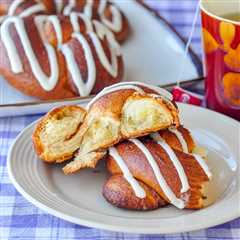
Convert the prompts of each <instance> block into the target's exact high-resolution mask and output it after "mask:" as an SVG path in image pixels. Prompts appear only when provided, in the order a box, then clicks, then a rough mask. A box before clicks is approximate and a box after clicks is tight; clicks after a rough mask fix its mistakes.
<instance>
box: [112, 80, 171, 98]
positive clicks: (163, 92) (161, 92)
mask: <svg viewBox="0 0 240 240" xmlns="http://www.w3.org/2000/svg"><path fill="white" fill-rule="evenodd" d="M129 84H131V85H137V86H142V87H146V88H149V89H151V90H153V91H155V92H157V93H158V94H159V95H161V96H163V97H165V98H167V99H169V100H170V101H172V100H173V96H172V94H171V93H170V92H168V91H167V90H165V89H164V88H160V87H156V86H152V85H149V84H147V83H142V82H120V83H116V84H114V86H124V85H129ZM110 87H111V86H110Z"/></svg>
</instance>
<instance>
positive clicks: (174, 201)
mask: <svg viewBox="0 0 240 240" xmlns="http://www.w3.org/2000/svg"><path fill="white" fill-rule="evenodd" d="M129 141H131V142H132V143H134V144H135V145H136V146H137V147H138V148H139V149H140V150H141V151H142V152H143V154H144V155H145V157H146V159H147V160H148V162H149V164H150V166H151V167H152V170H153V172H154V174H155V177H156V179H157V181H158V184H159V186H160V187H161V189H162V191H163V192H164V194H165V195H166V197H167V198H168V199H169V201H170V202H171V203H172V204H173V205H174V206H176V207H178V208H180V209H183V208H184V207H185V203H184V201H183V200H182V199H179V198H177V197H176V195H175V194H174V192H173V191H172V190H171V188H170V187H169V186H168V184H167V182H166V180H165V178H164V177H163V175H162V173H161V171H160V169H159V167H158V164H157V162H156V160H155V159H154V157H153V156H152V154H151V153H150V152H149V150H148V149H147V148H146V147H145V145H144V144H143V143H141V142H140V141H139V140H138V139H129Z"/></svg>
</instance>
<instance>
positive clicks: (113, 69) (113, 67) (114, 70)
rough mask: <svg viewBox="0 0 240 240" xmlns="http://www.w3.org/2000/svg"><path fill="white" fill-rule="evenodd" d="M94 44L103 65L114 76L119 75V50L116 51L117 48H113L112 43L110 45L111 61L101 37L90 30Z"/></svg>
mask: <svg viewBox="0 0 240 240" xmlns="http://www.w3.org/2000/svg"><path fill="white" fill-rule="evenodd" d="M88 34H89V36H90V38H91V40H92V42H93V44H94V46H95V49H96V52H97V54H98V58H99V60H100V61H101V63H102V65H103V66H104V68H105V69H106V70H107V71H108V72H109V73H110V74H111V75H112V76H113V77H117V74H118V62H117V56H118V52H117V51H115V48H113V47H112V46H111V45H109V48H110V53H111V63H110V62H109V60H108V58H107V56H106V54H105V52H104V50H103V47H102V44H101V42H100V40H99V38H98V37H97V35H96V34H95V33H94V32H89V33H88Z"/></svg>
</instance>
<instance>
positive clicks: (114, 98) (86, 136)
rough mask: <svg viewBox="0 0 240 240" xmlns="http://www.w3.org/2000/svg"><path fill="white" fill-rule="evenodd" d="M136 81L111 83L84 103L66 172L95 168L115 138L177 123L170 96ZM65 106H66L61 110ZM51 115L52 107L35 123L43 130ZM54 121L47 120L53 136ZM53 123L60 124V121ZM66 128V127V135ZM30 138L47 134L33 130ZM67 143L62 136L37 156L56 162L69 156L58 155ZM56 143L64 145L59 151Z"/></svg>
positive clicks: (65, 168) (126, 136)
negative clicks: (76, 144)
mask: <svg viewBox="0 0 240 240" xmlns="http://www.w3.org/2000/svg"><path fill="white" fill-rule="evenodd" d="M139 84H140V83H121V84H120V85H113V86H111V87H109V88H107V89H104V90H103V91H102V92H100V93H99V94H98V95H97V96H96V98H94V99H93V100H92V101H91V102H90V103H89V104H88V106H87V108H88V110H87V113H86V116H85V117H84V121H81V122H79V128H76V129H75V134H74V136H75V135H76V136H81V137H79V139H80V141H79V143H78V146H74V148H73V147H72V145H70V149H69V151H68V153H69V154H68V156H69V158H71V157H72V156H73V155H74V154H75V151H76V150H77V149H78V152H77V153H76V154H75V155H76V156H75V158H74V161H72V162H70V163H69V164H67V165H66V166H65V167H64V172H65V173H66V174H69V173H73V172H76V171H78V170H79V169H81V168H85V167H95V165H96V163H97V162H98V160H99V159H101V158H102V157H103V156H104V155H105V154H106V149H107V148H108V147H110V146H113V145H114V144H116V143H118V142H119V141H122V140H124V139H128V138H132V137H139V136H144V135H147V134H149V133H151V132H154V131H158V130H160V129H163V128H166V127H170V126H178V125H179V119H178V110H177V108H176V106H175V104H174V103H173V102H172V99H171V95H170V94H169V93H168V92H166V91H165V90H164V89H161V88H155V87H152V86H150V85H144V86H143V85H142V84H140V85H139ZM67 109H68V107H67V106H66V107H65V110H67ZM69 112H71V109H69ZM52 115H55V110H54V112H53V114H52V113H51V112H50V113H49V114H47V115H46V117H45V119H46V121H44V122H43V123H41V122H40V123H39V124H38V125H40V126H41V127H40V129H44V128H45V125H46V123H48V122H49V121H50V122H51V119H49V120H48V118H49V116H52ZM62 121H64V122H66V123H67V122H68V116H66V117H65V116H64V115H63V116H62ZM55 123H56V122H52V123H51V126H52V127H51V130H52V134H53V135H55V129H56V131H58V127H56V128H55ZM57 123H59V124H61V122H57ZM80 123H81V124H80ZM36 129H38V126H37V128H36ZM68 131H69V130H68V128H66V129H65V132H66V134H68ZM56 135H58V133H56ZM69 135H73V132H72V131H71V133H70V134H69ZM33 137H34V138H37V139H39V142H42V141H44V142H46V143H47V141H48V140H47V139H48V137H46V138H45V139H42V138H41V131H35V132H34V134H33ZM68 143H69V141H65V139H64V138H63V139H60V140H59V142H58V148H55V147H53V146H52V145H51V144H48V153H49V154H41V156H40V157H41V159H43V160H45V161H48V162H59V158H60V159H61V160H62V159H65V160H66V159H69V158H67V157H63V158H62V157H61V155H62V154H63V155H64V156H65V153H64V151H65V150H66V149H67V148H68ZM34 144H36V143H35V142H34ZM60 146H64V148H66V149H65V150H64V151H63V153H62V148H61V147H60ZM37 153H38V152H37ZM38 154H39V153H38Z"/></svg>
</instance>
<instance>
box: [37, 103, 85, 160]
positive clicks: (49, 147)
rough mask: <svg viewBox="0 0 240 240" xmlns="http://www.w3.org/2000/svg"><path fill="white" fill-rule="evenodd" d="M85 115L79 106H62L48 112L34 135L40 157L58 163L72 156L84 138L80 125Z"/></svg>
mask: <svg viewBox="0 0 240 240" xmlns="http://www.w3.org/2000/svg"><path fill="white" fill-rule="evenodd" d="M85 115H86V111H85V110H84V109H83V108H81V107H78V106H62V107H58V108H55V109H53V110H52V111H50V112H49V113H47V114H46V115H45V116H44V117H43V118H42V119H41V120H40V121H39V123H38V124H37V126H36V128H35V131H34V134H33V135H32V141H33V145H34V148H35V151H36V153H37V155H38V157H39V158H41V159H43V160H44V161H46V162H52V161H54V162H58V163H60V162H63V161H65V160H66V159H69V158H72V157H73V154H74V152H75V151H76V150H77V149H78V148H79V145H80V142H81V139H82V134H81V130H80V127H81V124H82V123H83V121H84V118H85Z"/></svg>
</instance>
